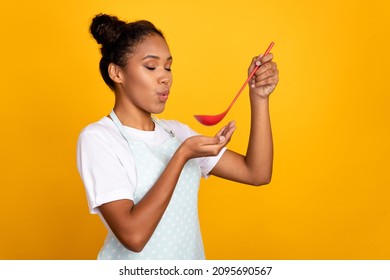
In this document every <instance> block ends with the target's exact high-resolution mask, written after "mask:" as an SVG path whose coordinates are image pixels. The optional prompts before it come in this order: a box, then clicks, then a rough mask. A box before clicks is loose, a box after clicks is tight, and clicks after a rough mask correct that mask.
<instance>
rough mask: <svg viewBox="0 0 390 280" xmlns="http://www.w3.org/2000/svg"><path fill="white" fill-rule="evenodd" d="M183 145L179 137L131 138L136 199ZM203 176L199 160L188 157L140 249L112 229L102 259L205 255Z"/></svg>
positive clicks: (171, 257) (202, 257)
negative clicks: (151, 141)
mask: <svg viewBox="0 0 390 280" xmlns="http://www.w3.org/2000/svg"><path fill="white" fill-rule="evenodd" d="M179 145H180V142H179V140H178V139H177V138H176V137H173V138H171V139H169V140H167V141H166V142H164V143H163V144H162V145H158V146H148V145H146V144H145V143H143V142H140V141H129V146H130V147H131V151H132V154H133V156H134V160H135V162H136V167H137V189H136V192H135V198H134V201H135V203H138V202H139V201H140V200H141V199H142V197H143V196H144V195H145V194H146V193H147V192H148V191H149V189H150V188H151V187H152V186H153V185H154V183H155V182H156V181H157V179H158V178H159V177H160V175H161V173H162V172H163V170H164V168H165V166H166V165H167V163H168V162H169V160H170V158H171V157H172V155H173V153H174V152H175V151H176V149H177V148H178V147H179ZM200 176H201V173H200V168H199V165H198V164H197V162H196V161H195V160H190V161H188V162H187V163H186V165H185V166H184V168H183V170H182V172H181V175H180V178H179V180H178V183H177V185H176V188H175V191H174V193H173V195H172V198H171V201H170V203H169V205H168V207H167V209H166V211H165V213H164V215H163V217H162V218H161V220H160V223H159V224H158V226H157V228H156V230H155V232H154V234H153V235H152V237H151V239H150V240H149V242H148V243H147V244H146V246H145V247H144V249H143V250H142V251H141V252H140V253H135V252H132V251H130V250H127V249H126V248H125V247H123V245H122V244H121V243H120V242H119V241H118V239H117V238H116V237H115V236H114V234H113V233H112V232H109V233H108V235H107V238H106V240H105V243H104V245H103V248H102V249H101V251H100V253H99V259H134V260H159V259H161V260H162V259H170V260H173V259H182V260H185V259H204V258H205V256H204V250H203V244H202V237H201V233H200V227H199V219H198V189H199V180H200Z"/></svg>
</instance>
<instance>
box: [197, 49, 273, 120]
mask: <svg viewBox="0 0 390 280" xmlns="http://www.w3.org/2000/svg"><path fill="white" fill-rule="evenodd" d="M273 46H274V42H271V44H270V45H269V46H268V48H267V50H266V51H265V53H264V54H263V56H265V55H267V54H268V53H269V52H270V51H271V49H272V47H273ZM259 67H260V65H256V67H255V68H254V69H253V71H252V72H251V73H250V75H249V76H248V78H247V79H246V81H245V82H244V84H243V85H242V87H241V88H240V90H239V91H238V93H237V94H236V96H235V97H234V99H233V101H232V102H231V103H230V105H229V107H228V108H227V109H226V110H225V112H223V113H220V114H218V115H194V117H195V119H196V120H197V121H198V122H200V123H201V124H203V125H207V126H212V125H216V124H217V123H219V122H220V121H222V119H223V118H224V117H225V116H226V114H227V113H228V112H229V110H230V108H231V107H232V106H233V104H234V103H235V102H236V100H237V98H238V97H239V96H240V94H241V92H242V91H243V90H244V88H245V87H246V85H247V83H248V82H249V81H250V79H252V77H253V75H254V74H255V73H256V71H257V69H259Z"/></svg>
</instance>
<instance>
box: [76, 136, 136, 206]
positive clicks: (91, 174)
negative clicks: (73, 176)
mask: <svg viewBox="0 0 390 280" xmlns="http://www.w3.org/2000/svg"><path fill="white" fill-rule="evenodd" d="M77 168H78V171H79V173H80V176H81V179H82V181H83V183H84V187H85V191H86V195H87V200H88V206H89V210H90V212H91V213H92V214H96V213H99V210H98V208H97V207H99V206H100V205H102V204H104V203H107V202H111V201H115V200H119V199H129V200H133V199H134V191H135V186H134V185H132V183H131V181H130V180H129V175H128V173H127V172H126V170H125V168H124V166H123V164H122V162H121V160H120V157H119V156H118V155H117V152H116V151H115V149H114V147H113V146H112V145H111V143H110V141H109V137H105V135H104V134H103V133H101V132H96V131H88V130H86V129H85V130H83V131H82V132H81V134H80V136H79V139H78V143H77Z"/></svg>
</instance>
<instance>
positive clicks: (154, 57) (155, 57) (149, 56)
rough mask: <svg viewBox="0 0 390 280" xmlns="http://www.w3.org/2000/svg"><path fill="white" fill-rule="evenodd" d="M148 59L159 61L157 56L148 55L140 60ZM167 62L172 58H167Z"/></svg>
mask: <svg viewBox="0 0 390 280" xmlns="http://www.w3.org/2000/svg"><path fill="white" fill-rule="evenodd" d="M148 58H153V59H157V60H159V59H160V57H159V56H157V55H153V54H148V55H147V56H145V57H144V58H143V59H142V60H145V59H148ZM167 60H172V56H169V57H168V58H167Z"/></svg>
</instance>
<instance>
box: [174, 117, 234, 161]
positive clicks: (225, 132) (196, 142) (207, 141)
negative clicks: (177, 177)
mask: <svg viewBox="0 0 390 280" xmlns="http://www.w3.org/2000/svg"><path fill="white" fill-rule="evenodd" d="M235 129H236V126H235V122H233V121H232V122H229V123H228V124H227V125H226V126H224V127H223V128H222V129H221V130H220V131H219V132H218V133H217V134H216V135H215V136H214V137H208V136H203V135H196V136H192V137H189V138H187V139H186V140H185V141H184V142H183V143H182V144H181V146H180V148H179V149H178V152H180V153H181V154H182V155H183V156H184V157H185V159H186V160H190V159H192V158H197V157H207V156H216V155H218V154H219V152H220V151H221V150H222V148H223V147H225V146H226V145H227V143H229V141H230V139H231V138H232V135H233V132H234V130H235Z"/></svg>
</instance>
